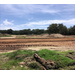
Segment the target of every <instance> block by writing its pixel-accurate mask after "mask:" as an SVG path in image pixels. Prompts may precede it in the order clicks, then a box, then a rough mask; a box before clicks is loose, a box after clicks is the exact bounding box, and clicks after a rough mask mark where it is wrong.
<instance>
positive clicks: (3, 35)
mask: <svg viewBox="0 0 75 75" xmlns="http://www.w3.org/2000/svg"><path fill="white" fill-rule="evenodd" d="M0 37H11V35H9V34H0Z"/></svg>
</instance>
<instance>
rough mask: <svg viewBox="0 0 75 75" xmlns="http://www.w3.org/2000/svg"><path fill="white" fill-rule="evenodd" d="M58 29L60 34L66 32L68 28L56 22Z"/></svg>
mask: <svg viewBox="0 0 75 75" xmlns="http://www.w3.org/2000/svg"><path fill="white" fill-rule="evenodd" d="M58 30H59V33H60V34H63V35H66V34H67V33H68V29H67V27H66V26H64V25H63V24H58Z"/></svg>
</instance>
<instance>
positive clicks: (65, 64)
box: [0, 49, 75, 70]
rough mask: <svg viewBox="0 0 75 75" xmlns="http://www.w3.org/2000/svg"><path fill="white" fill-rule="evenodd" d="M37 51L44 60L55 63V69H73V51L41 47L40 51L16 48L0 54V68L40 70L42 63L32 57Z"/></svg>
mask: <svg viewBox="0 0 75 75" xmlns="http://www.w3.org/2000/svg"><path fill="white" fill-rule="evenodd" d="M34 53H37V54H38V55H39V56H40V57H41V58H44V59H45V60H52V61H54V62H55V63H56V68H54V70H55V69H67V70H68V69H75V52H74V51H66V52H59V51H51V50H47V49H43V50H40V51H32V50H23V51H22V50H18V51H14V52H11V53H3V54H0V69H4V70H10V69H11V70H42V67H43V66H42V65H41V64H40V63H39V62H36V60H35V59H34Z"/></svg>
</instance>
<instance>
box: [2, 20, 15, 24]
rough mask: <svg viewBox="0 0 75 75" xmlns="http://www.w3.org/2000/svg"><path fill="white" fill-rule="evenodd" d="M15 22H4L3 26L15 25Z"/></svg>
mask: <svg viewBox="0 0 75 75" xmlns="http://www.w3.org/2000/svg"><path fill="white" fill-rule="evenodd" d="M12 22H13V20H12V21H11V22H9V21H8V20H7V19H6V20H5V21H3V24H2V25H14V24H13V23H12Z"/></svg>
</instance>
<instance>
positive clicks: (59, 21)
mask: <svg viewBox="0 0 75 75" xmlns="http://www.w3.org/2000/svg"><path fill="white" fill-rule="evenodd" d="M52 23H63V24H65V25H74V24H75V19H70V20H43V21H38V22H29V23H26V24H22V25H21V26H25V25H27V26H33V25H47V24H52Z"/></svg>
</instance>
